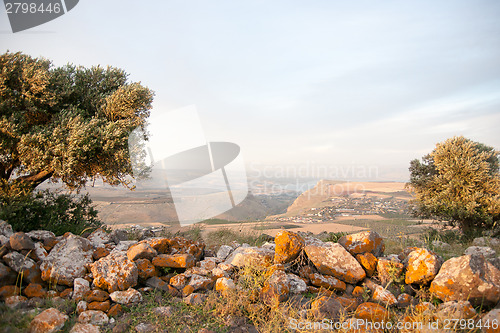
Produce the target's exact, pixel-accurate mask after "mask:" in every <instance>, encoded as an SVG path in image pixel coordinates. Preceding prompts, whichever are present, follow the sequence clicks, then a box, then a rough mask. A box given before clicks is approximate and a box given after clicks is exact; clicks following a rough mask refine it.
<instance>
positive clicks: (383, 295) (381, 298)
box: [372, 286, 398, 306]
mask: <svg viewBox="0 0 500 333" xmlns="http://www.w3.org/2000/svg"><path fill="white" fill-rule="evenodd" d="M372 298H373V299H374V300H375V301H377V302H379V303H382V304H384V305H386V306H392V305H396V304H397V303H398V300H397V299H396V297H395V296H394V295H393V294H392V293H391V292H390V291H389V290H387V289H385V288H384V287H382V286H377V287H376V288H375V290H374V291H373V294H372Z"/></svg>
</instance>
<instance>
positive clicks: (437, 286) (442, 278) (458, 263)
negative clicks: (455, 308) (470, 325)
mask: <svg viewBox="0 0 500 333" xmlns="http://www.w3.org/2000/svg"><path fill="white" fill-rule="evenodd" d="M499 281H500V271H499V270H498V269H497V268H496V267H495V266H493V265H492V264H490V263H489V262H488V261H487V260H486V259H485V258H484V257H483V256H470V255H465V256H461V257H457V258H452V259H449V260H447V261H446V262H445V263H444V264H443V265H442V266H441V269H440V271H439V273H438V274H437V275H436V277H435V278H434V280H433V281H432V283H431V287H430V289H429V290H430V292H431V293H433V294H434V295H436V296H437V297H438V298H439V299H441V300H443V301H445V302H446V301H462V300H468V301H469V302H471V304H472V305H473V306H479V305H481V304H483V305H485V306H495V305H496V304H497V303H498V302H499V301H500V282H499Z"/></svg>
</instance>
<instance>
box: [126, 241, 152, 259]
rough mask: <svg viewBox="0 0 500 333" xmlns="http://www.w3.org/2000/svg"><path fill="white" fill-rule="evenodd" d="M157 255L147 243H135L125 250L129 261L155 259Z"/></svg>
mask: <svg viewBox="0 0 500 333" xmlns="http://www.w3.org/2000/svg"><path fill="white" fill-rule="evenodd" d="M157 255H158V253H157V252H156V250H155V249H153V248H152V247H151V245H149V244H148V243H143V242H141V243H137V244H134V245H132V246H131V247H129V248H128V250H127V257H128V259H129V260H132V261H135V260H137V259H148V260H151V259H153V258H154V257H156V256H157Z"/></svg>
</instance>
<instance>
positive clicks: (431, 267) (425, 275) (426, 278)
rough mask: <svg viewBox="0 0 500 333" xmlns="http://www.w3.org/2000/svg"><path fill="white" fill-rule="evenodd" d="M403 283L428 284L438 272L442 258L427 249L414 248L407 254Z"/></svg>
mask: <svg viewBox="0 0 500 333" xmlns="http://www.w3.org/2000/svg"><path fill="white" fill-rule="evenodd" d="M407 260H408V267H407V269H406V278H405V283H407V284H411V283H415V284H428V283H429V282H431V281H432V280H433V279H434V277H435V276H436V275H437V273H438V272H439V269H440V268H441V265H442V263H443V260H442V259H441V257H439V256H438V255H437V254H436V253H434V252H432V251H429V250H427V249H422V248H419V249H416V250H414V251H412V252H410V254H409V255H408V258H407Z"/></svg>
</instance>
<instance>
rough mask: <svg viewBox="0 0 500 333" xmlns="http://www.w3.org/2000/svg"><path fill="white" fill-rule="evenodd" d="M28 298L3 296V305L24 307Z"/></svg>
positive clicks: (15, 307)
mask: <svg viewBox="0 0 500 333" xmlns="http://www.w3.org/2000/svg"><path fill="white" fill-rule="evenodd" d="M27 301H28V299H27V298H26V297H24V296H20V295H14V296H8V297H6V298H5V305H6V306H8V307H9V308H11V309H17V308H21V307H25V306H26V305H27Z"/></svg>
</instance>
